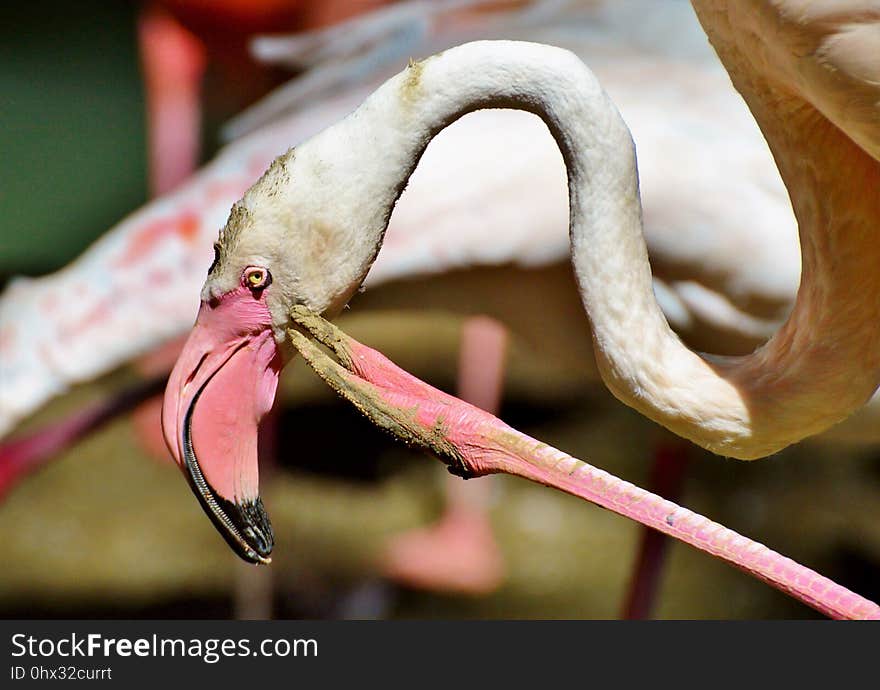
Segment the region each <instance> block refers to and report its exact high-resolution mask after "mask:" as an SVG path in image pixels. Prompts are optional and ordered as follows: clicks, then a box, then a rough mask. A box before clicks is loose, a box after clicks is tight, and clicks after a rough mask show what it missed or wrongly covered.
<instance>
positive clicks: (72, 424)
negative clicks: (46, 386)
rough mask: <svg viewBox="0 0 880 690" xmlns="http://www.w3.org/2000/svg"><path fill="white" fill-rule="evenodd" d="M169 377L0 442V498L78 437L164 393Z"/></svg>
mask: <svg viewBox="0 0 880 690" xmlns="http://www.w3.org/2000/svg"><path fill="white" fill-rule="evenodd" d="M167 378H168V377H167V374H166V375H165V376H160V377H157V378H152V379H150V380H147V381H145V382H144V383H141V384H138V385H136V386H134V387H132V388H130V389H128V390H125V391H123V392H122V393H119V394H118V395H115V396H113V397H111V398H108V399H106V400H102V401H100V402H98V403H95V404H93V405H88V406H86V407H85V409H82V410H79V411H78V412H75V413H73V414H71V415H68V416H67V417H66V418H65V419H62V420H61V421H59V422H54V423H52V424H47V425H46V426H44V427H43V428H42V429H40V430H39V431H36V432H34V433H32V434H28V435H25V436H20V437H18V438H13V439H11V440H9V441H6V442H5V443H3V444H2V445H0V498H2V497H3V496H4V495H5V494H6V493H7V492H8V491H9V490H11V489H12V488H13V486H15V484H17V483H18V482H19V481H20V480H21V479H23V478H24V477H25V476H27V475H28V474H30V473H31V472H33V471H35V470H37V469H39V468H40V467H42V466H43V465H44V464H45V463H47V462H48V461H50V460H51V459H52V458H54V457H55V456H56V455H57V454H58V453H61V452H62V451H64V450H65V449H67V448H69V447H70V446H72V445H73V444H74V443H76V442H77V441H78V440H79V439H81V438H83V437H85V436H87V435H88V434H90V433H92V432H93V431H96V430H97V429H99V428H101V427H102V426H103V425H104V424H106V423H108V422H109V421H111V420H113V419H115V418H116V417H119V416H120V415H122V414H125V413H126V412H129V411H130V410H131V409H133V408H134V407H135V406H136V405H138V404H141V403H142V402H143V401H144V400H147V399H148V398H153V397H155V396H156V395H161V393H162V390H163V389H164V388H165V381H166V380H167Z"/></svg>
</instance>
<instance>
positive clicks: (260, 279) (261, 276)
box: [244, 267, 269, 290]
mask: <svg viewBox="0 0 880 690" xmlns="http://www.w3.org/2000/svg"><path fill="white" fill-rule="evenodd" d="M244 284H245V286H246V287H249V288H251V289H252V290H259V289H261V288H264V287H266V286H267V285H268V284H269V271H267V270H266V269H265V268H257V267H253V268H248V269H247V270H245V272H244Z"/></svg>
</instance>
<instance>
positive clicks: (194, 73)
mask: <svg viewBox="0 0 880 690" xmlns="http://www.w3.org/2000/svg"><path fill="white" fill-rule="evenodd" d="M138 41H139V43H140V51H141V62H142V66H143V72H144V83H145V85H146V101H147V139H148V141H147V147H148V161H149V180H150V191H151V193H152V195H153V196H161V195H163V194H165V193H167V192H169V191H171V190H172V189H174V188H175V187H176V186H177V185H178V184H180V183H181V182H183V180H185V179H186V178H187V177H189V176H190V175H191V174H192V172H193V171H194V170H195V169H196V167H197V165H198V160H199V148H200V137H201V107H200V105H199V99H200V91H201V81H202V76H203V75H204V71H205V60H206V58H205V50H204V48H203V46H202V44H201V42H200V41H199V40H198V39H197V38H196V37H195V36H193V35H192V34H191V33H189V31H187V30H186V29H184V28H183V27H182V26H181V25H180V24H178V23H177V21H176V20H175V19H174V18H173V17H171V15H169V14H168V13H167V12H165V11H164V10H162V9H160V8H159V7H158V6H155V5H151V6H149V7H148V8H147V9H146V10H145V11H144V13H143V14H142V15H141V18H140V21H139V22H138Z"/></svg>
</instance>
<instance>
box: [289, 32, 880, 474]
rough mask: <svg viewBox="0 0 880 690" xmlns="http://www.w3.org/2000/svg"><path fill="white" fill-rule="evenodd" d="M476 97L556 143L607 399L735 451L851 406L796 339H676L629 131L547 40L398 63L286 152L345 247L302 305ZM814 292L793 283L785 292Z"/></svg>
mask: <svg viewBox="0 0 880 690" xmlns="http://www.w3.org/2000/svg"><path fill="white" fill-rule="evenodd" d="M481 108H516V109H521V110H526V111H529V112H532V113H535V114H536V115H538V116H539V117H540V118H541V119H542V120H543V121H544V122H545V123H546V125H547V126H548V128H549V129H550V132H551V134H552V135H553V137H554V138H555V140H556V142H557V144H558V146H559V148H560V150H561V152H562V155H563V158H564V160H565V164H566V167H567V171H568V187H569V204H570V235H571V248H572V261H573V265H574V270H575V274H576V277H577V280H578V284H579V287H580V290H581V296H582V300H583V303H584V307H585V309H586V311H587V314H588V316H589V319H590V325H591V329H592V335H593V340H594V344H595V349H596V356H597V361H598V364H599V369H600V371H601V373H602V377H603V379H604V381H605V383H606V384H607V385H608V387H609V388H610V389H611V391H612V392H613V393H614V394H615V395H616V396H617V397H618V398H620V399H621V400H622V401H623V402H625V403H627V404H629V405H631V406H632V407H634V408H636V409H637V410H639V411H640V412H642V413H643V414H645V415H647V416H648V417H650V418H652V419H654V420H655V421H657V422H659V423H661V424H663V425H664V426H666V427H668V428H669V429H671V430H672V431H674V432H676V433H678V434H679V435H682V436H685V437H687V438H689V439H691V440H693V441H694V442H696V443H698V444H700V445H702V446H704V447H706V448H708V449H710V450H713V451H715V452H718V453H721V454H724V455H730V456H736V457H742V458H751V457H760V456H763V455H766V454H769V453H772V452H774V451H776V450H778V449H780V448H782V447H784V446H786V445H788V444H790V443H792V442H794V441H796V440H799V439H800V438H802V437H803V436H806V435H808V434H809V433H815V432H816V431H818V430H820V428H822V427H823V426H828V425H830V424H831V423H833V422H835V421H838V420H839V419H840V418H842V417H843V416H845V415H846V414H848V413H849V412H851V411H852V409H854V407H855V406H856V404H857V403H855V402H853V395H852V392H851V389H852V386H851V384H852V381H851V375H848V376H846V377H843V379H845V380H846V382H847V383H848V384H850V390H848V391H846V395H843V394H842V393H841V392H840V391H837V390H836V389H834V390H829V386H828V385H827V384H828V379H827V377H812V379H813V380H810V377H808V376H807V373H809V371H810V369H809V366H806V367H805V363H806V362H807V360H806V359H805V358H809V357H812V356H814V354H815V353H811V352H810V341H809V338H804V337H801V338H800V339H790V338H788V339H779V338H774V339H773V340H772V341H771V342H770V343H769V344H768V346H767V347H765V348H763V349H762V350H759V351H758V352H756V353H755V354H753V355H750V356H749V357H745V358H738V359H726V360H723V361H722V360H720V359H718V360H713V361H711V362H710V361H709V360H708V359H707V358H703V357H701V356H699V355H697V354H696V353H694V352H692V351H691V350H689V349H688V348H686V347H685V346H684V345H683V344H682V343H681V341H680V340H679V339H678V337H677V336H676V335H675V334H674V333H673V332H672V331H671V329H670V328H669V325H668V323H667V322H666V319H665V317H664V315H663V313H662V312H661V310H660V308H659V306H658V305H657V302H656V300H655V298H654V293H653V288H652V276H651V270H650V265H649V262H648V254H647V249H646V246H645V242H644V238H643V235H642V223H641V204H640V201H639V193H638V173H637V167H636V158H635V150H634V146H633V142H632V138H631V136H630V133H629V130H628V129H627V127H626V125H625V124H624V122H623V120H622V119H621V117H620V114H619V113H618V112H617V109H616V108H615V106H614V105H613V103H612V102H611V101H610V100H609V98H608V97H607V95H606V94H605V93H604V91H603V90H602V88H601V87H600V85H599V83H598V82H597V80H596V78H595V77H594V76H593V74H592V73H591V72H590V71H589V70H588V69H587V68H586V67H585V66H584V64H583V63H582V62H581V61H580V60H579V59H578V58H577V57H576V56H575V55H573V54H572V53H569V52H568V51H565V50H561V49H559V48H552V47H549V46H542V45H537V44H529V43H518V42H507V41H493V42H488V41H486V42H476V43H471V44H466V45H464V46H460V47H458V48H453V49H451V50H448V51H446V52H444V53H441V54H439V55H437V56H434V57H431V58H428V59H426V60H424V61H422V62H419V63H414V64H411V65H410V66H409V68H408V69H407V70H405V71H404V72H402V73H401V74H399V75H397V76H396V77H394V78H392V79H391V80H389V81H388V82H386V83H385V84H384V85H383V86H382V87H381V88H380V89H378V90H377V91H376V92H375V93H374V94H373V95H372V96H371V97H370V98H369V99H367V101H365V102H364V104H363V105H362V106H361V107H360V108H359V109H358V110H357V111H355V112H354V113H353V114H352V115H351V116H349V117H348V118H346V119H345V120H344V121H343V122H341V123H339V124H338V125H336V126H334V127H332V128H331V129H329V130H326V131H325V132H324V133H322V134H321V135H319V136H318V137H316V138H315V139H313V140H311V141H310V142H308V143H307V144H306V145H304V146H301V147H300V148H299V149H297V152H296V164H297V169H302V168H303V166H304V167H305V169H307V170H308V171H309V172H310V174H312V175H317V180H318V183H317V184H315V185H314V186H311V185H310V192H309V193H310V204H311V206H312V207H313V208H320V209H325V210H326V209H331V210H332V221H331V220H330V219H325V220H326V222H328V223H331V224H332V225H333V227H334V232H335V233H336V237H335V241H336V242H339V245H338V246H343V247H346V250H347V251H348V254H347V256H346V258H345V262H344V263H345V266H344V267H340V266H338V265H336V264H334V265H333V270H332V271H331V270H329V268H327V270H324V275H325V286H326V285H327V283H326V280H333V281H336V282H335V283H334V284H333V285H332V286H330V290H329V292H330V294H331V295H332V296H331V297H330V298H329V299H328V300H325V302H324V303H322V304H313V305H310V306H312V307H313V308H314V307H317V308H318V310H321V311H323V310H324V309H326V308H328V307H330V305H338V304H340V303H341V302H344V301H345V300H347V299H348V297H349V296H350V295H351V294H352V292H353V291H354V290H355V289H356V288H357V287H358V285H359V284H360V282H361V281H362V280H363V278H364V276H365V275H366V273H367V271H368V270H369V267H370V265H371V263H372V261H373V260H374V259H375V256H376V253H377V252H378V249H379V247H380V246H381V242H382V237H383V235H384V232H385V228H386V226H387V224H388V219H389V217H390V214H391V211H392V209H393V207H394V203H395V202H396V200H397V198H398V197H399V196H400V193H401V192H402V190H403V188H404V186H405V184H406V181H407V179H408V178H409V176H410V174H411V173H412V172H413V170H414V169H415V167H416V165H417V163H418V161H419V158H420V157H421V155H422V153H423V152H424V150H425V148H426V147H427V145H428V143H429V142H430V140H431V138H432V137H434V136H435V135H436V134H437V133H438V132H439V131H440V130H442V129H443V128H444V127H446V126H447V125H449V124H450V123H452V122H454V121H455V120H456V119H458V118H459V117H461V116H462V115H464V114H466V113H468V112H471V111H474V110H477V109H481ZM465 155H466V152H465ZM510 155H511V156H515V155H516V142H511V149H510ZM487 203H491V200H487ZM844 258H845V257H844ZM331 276H332V277H331ZM816 298H817V297H816V295H814V294H812V293H809V294H807V293H806V292H805V291H804V290H801V294H800V296H799V302H803V301H804V300H812V299H816ZM818 299H819V300H821V299H824V296H823V295H819V296H818ZM814 306H815V304H814ZM810 309H811V307H810V306H809V305H808V306H806V307H804V306H803V305H799V307H798V308H796V310H795V312H796V314H803V313H804V311H805V310H806V313H809V312H810ZM802 325H803V324H802ZM787 328H789V329H791V326H787ZM857 337H860V335H858V334H857ZM774 348H776V349H774ZM814 364H815V362H814ZM838 379H839V380H838V384H836V385H839V384H840V382H841V380H842V379H840V377H838ZM874 385H875V386H876V381H875V382H874ZM832 388H834V387H833V386H832ZM871 390H873V387H872V388H871ZM838 393H841V394H840V395H838ZM869 394H870V391H868V392H867V393H865V395H863V396H862V400H863V399H864V398H865V397H867V395H869ZM856 397H858V395H857V396H856ZM831 408H834V409H831Z"/></svg>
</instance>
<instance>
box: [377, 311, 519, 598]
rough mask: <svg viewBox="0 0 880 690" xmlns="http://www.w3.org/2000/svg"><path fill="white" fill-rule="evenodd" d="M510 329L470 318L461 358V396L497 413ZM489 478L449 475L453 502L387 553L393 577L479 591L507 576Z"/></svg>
mask: <svg viewBox="0 0 880 690" xmlns="http://www.w3.org/2000/svg"><path fill="white" fill-rule="evenodd" d="M506 340H507V334H506V331H505V329H504V327H503V326H502V325H501V324H499V323H498V322H497V321H494V320H493V319H490V318H487V317H484V316H477V317H471V318H469V319H467V320H466V321H465V322H464V325H463V327H462V334H461V351H460V354H459V363H458V395H459V397H461V398H462V399H463V400H466V401H468V402H469V403H471V404H472V405H475V406H476V407H479V408H480V409H483V410H486V411H487V412H490V413H492V414H497V412H498V408H499V405H500V400H501V390H502V387H503V383H504V352H505V346H506ZM490 489H491V486H490V485H489V483H488V482H487V481H481V482H462V481H461V480H460V479H459V478H457V477H448V478H447V480H446V498H447V506H446V510H445V512H444V514H443V515H442V517H441V518H440V520H439V521H438V522H437V523H436V524H434V525H432V526H430V527H427V528H425V529H418V530H413V531H410V532H406V533H404V534H402V535H399V536H397V537H395V538H394V539H393V540H392V541H391V543H390V544H389V547H388V551H387V553H386V554H385V563H384V570H385V573H386V575H388V577H391V578H393V579H395V580H397V581H398V582H401V583H404V584H407V585H409V586H413V587H419V588H424V589H432V590H439V591H456V592H467V593H473V594H480V593H487V592H492V591H494V590H495V589H497V588H498V586H499V585H500V584H501V582H502V580H503V578H504V566H503V561H502V557H501V552H500V550H499V548H498V544H497V543H496V541H495V538H494V536H493V534H492V525H491V522H490V521H489V516H488V512H487V504H488V498H489V497H488V494H489V491H490Z"/></svg>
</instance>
